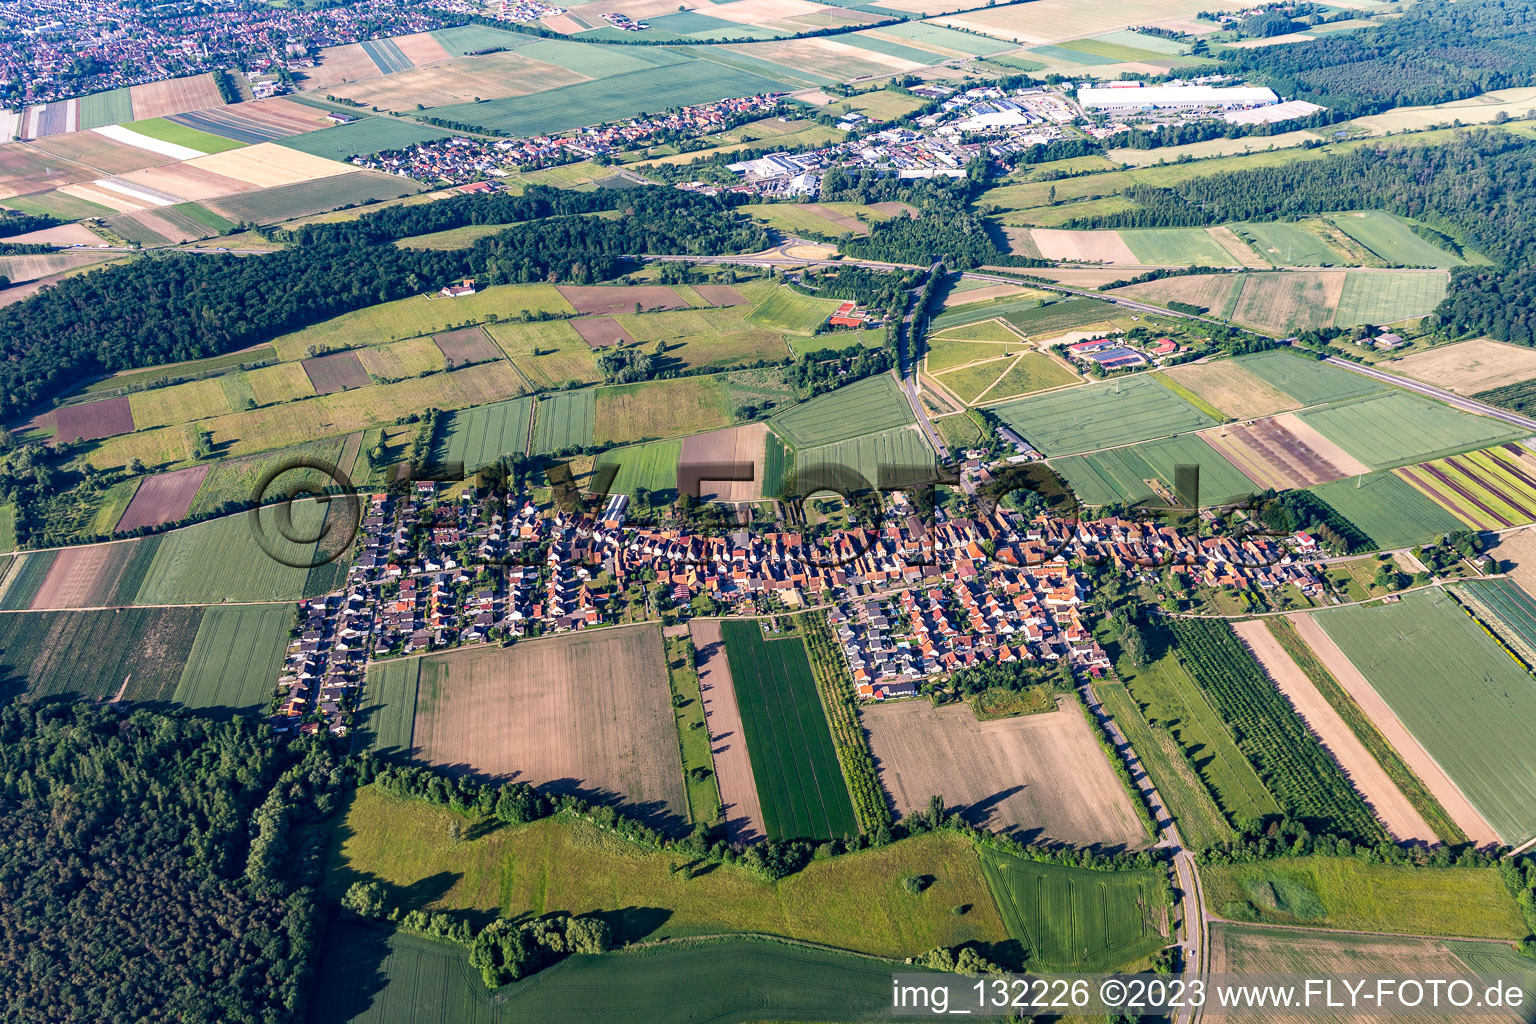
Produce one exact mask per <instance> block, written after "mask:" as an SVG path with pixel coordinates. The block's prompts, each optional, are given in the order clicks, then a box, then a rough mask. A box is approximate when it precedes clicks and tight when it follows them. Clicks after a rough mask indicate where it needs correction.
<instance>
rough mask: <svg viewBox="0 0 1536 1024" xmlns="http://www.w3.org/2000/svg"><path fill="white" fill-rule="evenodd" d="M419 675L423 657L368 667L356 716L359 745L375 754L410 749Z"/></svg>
mask: <svg viewBox="0 0 1536 1024" xmlns="http://www.w3.org/2000/svg"><path fill="white" fill-rule="evenodd" d="M420 675H421V659H420V658H401V659H399V660H398V661H385V662H380V663H377V664H374V665H371V666H370V667H369V669H368V680H367V683H366V685H365V687H364V690H363V701H362V704H361V706H359V708H358V711H357V717H356V720H355V721H356V728H357V735H358V739H357V741H356V743H357V746H358V748H359V749H364V750H371V751H373V752H374V753H376V754H408V753H410V750H411V739H412V736H413V735H414V726H415V723H416V687H417V684H418V682H419V681H420Z"/></svg>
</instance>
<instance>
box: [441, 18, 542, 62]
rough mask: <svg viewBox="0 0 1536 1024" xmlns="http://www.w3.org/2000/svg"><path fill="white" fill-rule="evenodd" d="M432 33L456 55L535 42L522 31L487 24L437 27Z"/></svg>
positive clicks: (445, 47)
mask: <svg viewBox="0 0 1536 1024" xmlns="http://www.w3.org/2000/svg"><path fill="white" fill-rule="evenodd" d="M430 35H431V36H432V38H433V39H436V40H437V41H438V42H439V43H441V44H442V47H443V49H445V50H447V51H448V52H449V53H451V54H453V55H454V56H456V57H462V56H464V55H465V54H469V53H480V52H482V51H485V50H495V49H502V50H515V49H517V48H518V47H520V46H526V45H528V44H529V43H531V42H533V39H532V38H531V37H529V36H526V35H523V34H522V33H519V32H505V31H503V30H501V29H499V28H488V27H487V26H485V25H456V26H454V27H453V28H440V29H437V30H435V31H433V32H431V33H430Z"/></svg>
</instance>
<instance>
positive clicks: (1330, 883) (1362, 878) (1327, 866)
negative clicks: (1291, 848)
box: [1200, 857, 1524, 939]
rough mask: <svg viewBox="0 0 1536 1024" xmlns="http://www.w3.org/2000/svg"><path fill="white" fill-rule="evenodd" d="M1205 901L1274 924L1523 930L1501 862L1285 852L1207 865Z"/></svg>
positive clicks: (1477, 932)
mask: <svg viewBox="0 0 1536 1024" xmlns="http://www.w3.org/2000/svg"><path fill="white" fill-rule="evenodd" d="M1200 880H1201V883H1202V885H1203V887H1204V888H1205V901H1206V904H1207V905H1208V906H1209V907H1210V908H1211V910H1212V912H1213V913H1215V914H1217V915H1220V916H1222V917H1233V916H1235V915H1234V913H1233V911H1237V912H1238V913H1242V912H1243V910H1242V908H1243V905H1244V904H1246V905H1247V906H1248V907H1249V908H1251V910H1250V911H1248V913H1250V914H1254V915H1256V916H1257V919H1258V920H1260V921H1262V922H1265V923H1272V924H1303V925H1308V926H1310V927H1314V928H1347V929H1354V930H1359V931H1373V932H1390V933H1402V932H1407V933H1412V934H1418V935H1456V936H1467V937H1478V938H1490V939H1509V938H1514V937H1515V936H1516V933H1521V934H1523V932H1524V924H1523V922H1521V920H1520V916H1519V911H1518V910H1517V909H1516V907H1515V901H1514V900H1513V898H1511V897H1510V895H1509V890H1508V889H1506V888H1504V882H1503V880H1502V879H1501V878H1500V877H1499V872H1498V869H1497V868H1411V867H1399V866H1397V865H1393V864H1368V863H1366V862H1365V861H1362V860H1356V859H1355V858H1353V857H1307V858H1290V859H1288V858H1281V859H1278V860H1270V861H1264V862H1261V863H1255V864H1229V865H1228V864H1224V865H1209V866H1203V867H1201V869H1200Z"/></svg>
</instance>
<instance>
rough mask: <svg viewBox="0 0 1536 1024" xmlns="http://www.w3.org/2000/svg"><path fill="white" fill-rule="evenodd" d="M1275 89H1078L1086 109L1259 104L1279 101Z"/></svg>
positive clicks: (1236, 87) (1095, 87) (1165, 86)
mask: <svg viewBox="0 0 1536 1024" xmlns="http://www.w3.org/2000/svg"><path fill="white" fill-rule="evenodd" d="M1279 99H1280V97H1278V96H1276V95H1275V92H1274V90H1273V89H1266V88H1264V87H1263V86H1257V85H1240V86H1234V87H1232V88H1227V89H1219V88H1217V87H1216V86H1213V85H1149V86H1146V87H1144V88H1141V89H1126V88H1124V87H1121V88H1108V87H1103V86H1085V87H1084V88H1081V89H1079V90H1077V101H1078V102H1079V103H1081V104H1082V106H1083V109H1084V110H1095V109H1098V110H1106V109H1107V110H1138V109H1139V110H1148V109H1151V108H1154V107H1257V106H1262V105H1264V104H1267V103H1277V102H1279Z"/></svg>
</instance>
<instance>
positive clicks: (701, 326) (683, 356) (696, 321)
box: [614, 296, 864, 370]
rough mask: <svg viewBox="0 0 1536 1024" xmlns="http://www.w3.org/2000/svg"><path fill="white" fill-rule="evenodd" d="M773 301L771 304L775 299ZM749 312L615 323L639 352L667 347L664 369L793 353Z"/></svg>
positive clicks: (676, 314)
mask: <svg viewBox="0 0 1536 1024" xmlns="http://www.w3.org/2000/svg"><path fill="white" fill-rule="evenodd" d="M701 301H702V300H701ZM769 301H772V297H771V296H770V298H769ZM816 301H820V300H816ZM747 312H748V311H747V310H746V309H745V308H744V307H742V306H731V307H727V308H725V309H679V310H667V311H664V312H659V313H641V314H638V315H637V314H633V313H631V314H627V315H623V316H617V317H615V318H614V320H615V322H616V323H617V324H618V325H619V326H620V327H622V328H624V330H626V331H628V332H629V336H630V337H632V338H634V339H635V341H636V342H637V343H638V344H639V347H640V348H642V349H644V350H646V351H652V350H654V349H655V348H656V346H657V344H658V343H660V344H662V345H664V346H665V352H664V353H663V356H664V358H663V360H662V366H663V367H665V368H666V369H673V370H675V369H696V368H698V367H704V366H721V367H724V366H749V365H751V364H753V363H758V362H765V361H772V360H775V359H783V358H784V357H785V356H787V355H788V354H789V350H788V349H787V348H786V347H785V344H784V336H783V335H782V334H779V333H778V332H777V331H772V330H766V329H764V328H762V327H755V326H753V325H752V323H749V322H748V318H747ZM818 322H819V321H818ZM812 326H814V324H813V325H812ZM860 333H864V332H860ZM823 343H824V344H828V345H834V346H835V347H837V348H842V347H843V346H844V345H846V344H847V342H845V341H841V340H832V339H826V340H824V342H823Z"/></svg>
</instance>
